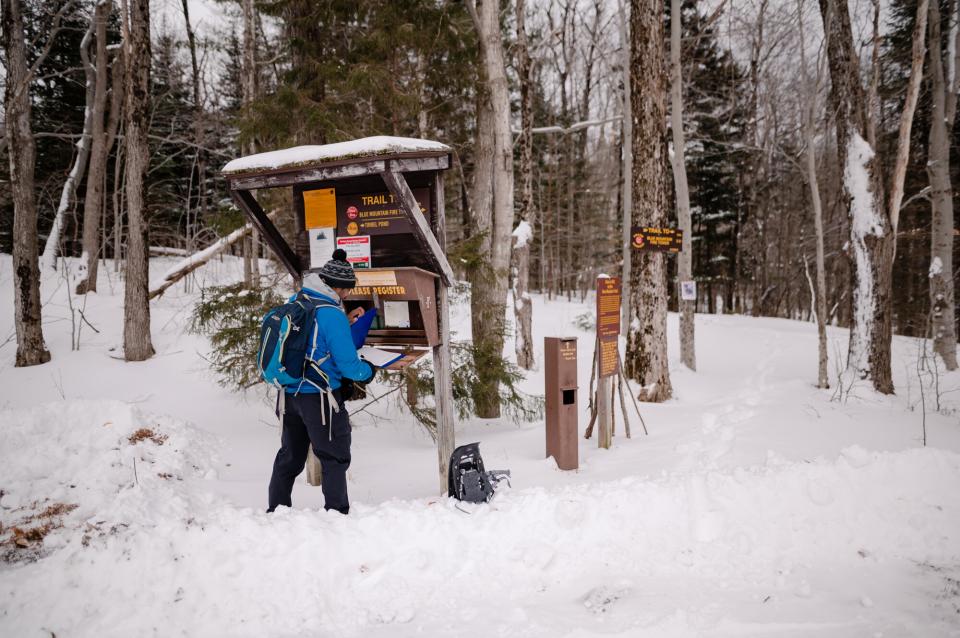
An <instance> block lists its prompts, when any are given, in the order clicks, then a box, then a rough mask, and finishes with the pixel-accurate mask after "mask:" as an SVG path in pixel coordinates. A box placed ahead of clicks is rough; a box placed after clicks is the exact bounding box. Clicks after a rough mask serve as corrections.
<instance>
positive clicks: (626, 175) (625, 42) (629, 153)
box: [617, 0, 633, 337]
mask: <svg viewBox="0 0 960 638" xmlns="http://www.w3.org/2000/svg"><path fill="white" fill-rule="evenodd" d="M625 2H627V0H619V2H617V10H618V12H619V17H620V26H619V31H620V50H621V55H620V65H621V67H623V68H622V80H623V101H622V104H623V118H622V120H621V126H622V127H623V128H622V131H623V133H622V135H623V137H622V138H621V140H620V161H621V165H622V168H621V173H622V177H623V195H622V197H623V218H622V220H621V224H622V228H621V241H622V242H623V249H622V258H623V265H622V266H621V269H620V285H621V286H622V288H621V293H622V295H623V301H622V302H621V303H622V304H623V307H622V309H621V313H620V334H621V335H623V336H624V337H626V336H628V335H629V333H630V297H631V290H632V288H631V285H630V281H631V279H632V277H631V270H632V269H631V260H632V259H633V254H632V253H633V249H632V248H631V247H630V241H631V240H630V237H631V231H632V228H631V227H630V225H631V224H632V223H633V177H632V176H633V115H632V113H633V110H632V108H631V99H630V34H629V33H628V25H629V21H628V17H627V15H626V12H625V11H624V3H625Z"/></svg>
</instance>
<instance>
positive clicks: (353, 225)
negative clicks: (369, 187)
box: [337, 188, 430, 237]
mask: <svg viewBox="0 0 960 638" xmlns="http://www.w3.org/2000/svg"><path fill="white" fill-rule="evenodd" d="M412 190H413V196H414V198H415V199H416V200H417V203H418V204H419V205H420V212H422V213H423V214H424V215H425V216H426V218H427V219H430V216H429V212H428V209H427V206H429V204H430V190H429V189H427V188H414V189H412ZM412 232H413V226H411V224H410V220H409V219H408V218H407V214H406V212H404V210H403V208H401V206H400V203H399V202H397V201H396V200H395V198H394V196H393V194H392V193H389V192H387V191H383V192H369V193H358V194H352V195H338V196H337V236H338V237H345V236H346V237H353V236H356V235H398V234H401V233H412Z"/></svg>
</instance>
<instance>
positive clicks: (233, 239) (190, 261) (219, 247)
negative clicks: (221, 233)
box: [150, 211, 279, 299]
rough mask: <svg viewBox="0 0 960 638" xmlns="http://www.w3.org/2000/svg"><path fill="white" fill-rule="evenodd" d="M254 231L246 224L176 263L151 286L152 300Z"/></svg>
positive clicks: (268, 215)
mask: <svg viewBox="0 0 960 638" xmlns="http://www.w3.org/2000/svg"><path fill="white" fill-rule="evenodd" d="M278 213H279V211H273V212H271V213H268V214H267V217H268V218H270V220H271V221H272V220H273V219H275V218H276V216H277V214H278ZM252 229H253V225H252V224H244V225H243V226H241V227H240V228H238V229H236V230H235V231H233V232H232V233H230V234H229V235H227V236H226V237H221V238H220V239H218V240H217V241H215V242H213V243H212V244H210V245H209V246H207V247H206V248H204V249H203V250H201V251H199V252H195V253H193V254H192V255H188V256H187V257H184V258H183V259H182V260H180V261H178V262H177V263H175V264H174V265H173V266H171V267H170V269H169V270H167V272H166V273H164V275H163V278H162V279H160V281H158V282H156V283H154V284H151V285H150V299H155V298H157V297H159V296H160V295H162V294H163V292H164V291H165V290H166V289H167V288H169V287H170V286H172V285H173V284H175V283H177V282H178V281H180V280H181V279H183V278H184V277H186V276H187V275H189V274H190V273H192V272H193V271H194V270H196V269H197V268H199V267H200V266H202V265H204V264H205V263H207V262H208V261H210V260H211V259H213V258H214V257H216V256H217V255H219V254H220V253H222V252H223V251H225V250H226V249H227V248H230V246H233V245H234V244H235V243H237V242H238V241H240V240H241V239H243V238H244V237H246V236H247V235H249V234H250V231H251V230H252Z"/></svg>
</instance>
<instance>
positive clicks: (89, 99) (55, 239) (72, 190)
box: [40, 18, 97, 270]
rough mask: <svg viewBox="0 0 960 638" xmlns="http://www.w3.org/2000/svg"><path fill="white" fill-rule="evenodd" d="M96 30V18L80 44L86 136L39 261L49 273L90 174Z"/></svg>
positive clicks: (80, 142) (61, 193)
mask: <svg viewBox="0 0 960 638" xmlns="http://www.w3.org/2000/svg"><path fill="white" fill-rule="evenodd" d="M95 28H96V19H95V18H93V19H91V20H90V24H89V25H88V27H87V32H86V33H85V34H84V35H83V39H82V40H81V41H80V59H81V60H82V61H83V71H84V75H85V76H86V108H85V109H84V117H83V133H82V134H81V135H80V140H79V141H78V142H77V156H76V157H75V158H74V160H73V166H72V167H71V168H70V172H69V173H68V174H67V179H66V181H65V182H64V183H63V188H62V189H61V191H60V203H59V204H58V205H57V211H56V213H55V214H54V217H53V225H52V226H51V227H50V234H49V235H47V241H46V244H45V245H44V247H43V256H42V257H41V258H40V261H41V263H42V264H43V267H44V268H49V269H50V270H53V269H55V268H56V267H57V254H58V253H59V251H60V235H61V234H62V233H63V220H64V218H65V217H66V215H67V209H68V208H70V202H71V201H72V200H73V199H74V197H75V196H76V194H77V186H78V185H79V184H80V182H82V181H83V173H84V171H86V170H87V159H88V158H89V157H90V138H91V136H92V128H93V114H94V110H95V107H94V101H95V100H96V95H95V84H96V81H97V79H96V73H95V72H94V69H93V65H91V64H90V44H91V42H92V40H93V37H94V31H95Z"/></svg>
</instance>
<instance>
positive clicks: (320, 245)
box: [307, 228, 334, 268]
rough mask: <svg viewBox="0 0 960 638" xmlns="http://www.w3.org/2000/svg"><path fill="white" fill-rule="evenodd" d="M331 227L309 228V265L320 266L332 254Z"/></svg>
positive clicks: (332, 238)
mask: <svg viewBox="0 0 960 638" xmlns="http://www.w3.org/2000/svg"><path fill="white" fill-rule="evenodd" d="M333 230H334V229H333V228H310V229H308V230H307V233H309V235H310V267H311V268H320V267H321V266H323V265H324V264H325V263H327V261H329V260H330V258H331V257H332V256H333V247H334V236H333Z"/></svg>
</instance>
